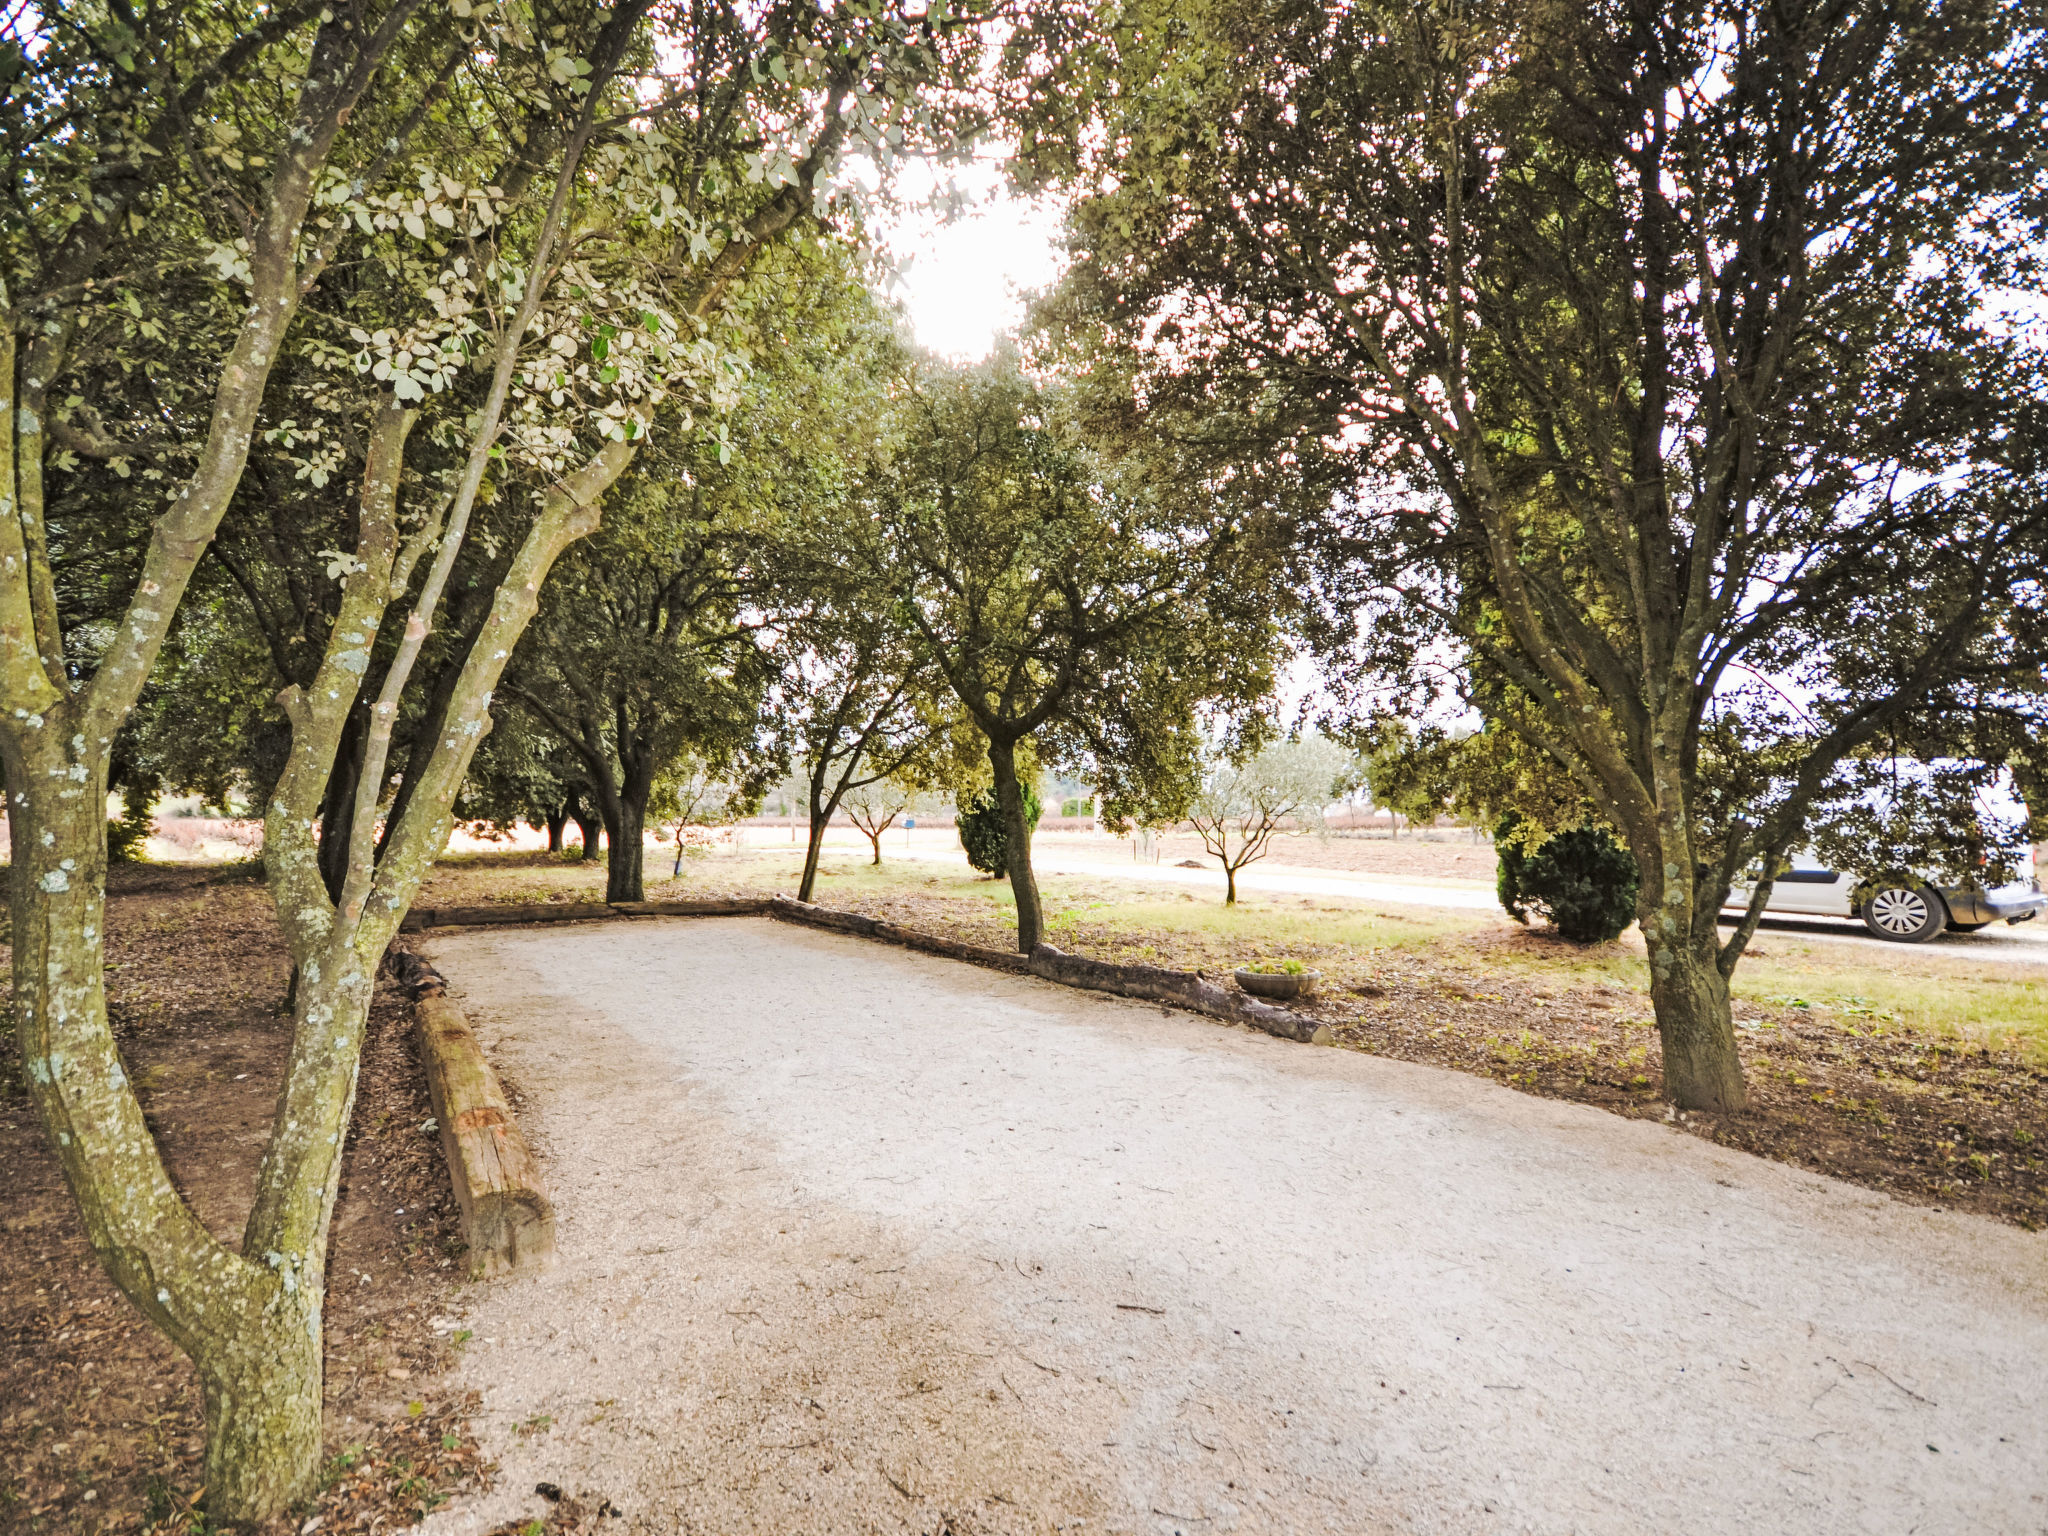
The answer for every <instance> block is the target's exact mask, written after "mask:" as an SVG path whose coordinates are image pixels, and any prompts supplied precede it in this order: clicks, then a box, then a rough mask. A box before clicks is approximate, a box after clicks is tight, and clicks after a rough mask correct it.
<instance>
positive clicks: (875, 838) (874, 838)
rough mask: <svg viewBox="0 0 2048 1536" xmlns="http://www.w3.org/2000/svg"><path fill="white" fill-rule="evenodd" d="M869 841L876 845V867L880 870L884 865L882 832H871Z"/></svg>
mask: <svg viewBox="0 0 2048 1536" xmlns="http://www.w3.org/2000/svg"><path fill="white" fill-rule="evenodd" d="M868 841H869V842H871V843H873V844H874V845H875V867H876V868H878V869H879V868H880V867H881V863H882V834H881V833H880V832H870V833H869V834H868Z"/></svg>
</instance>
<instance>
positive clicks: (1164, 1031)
mask: <svg viewBox="0 0 2048 1536" xmlns="http://www.w3.org/2000/svg"><path fill="white" fill-rule="evenodd" d="M428 947H429V949H430V952H431V953H432V955H433V957H434V959H435V961H436V963H437V964H439V966H440V967H441V968H442V969H443V970H444V971H445V972H446V973H447V974H448V976H449V977H450V978H451V981H452V983H453V985H454V988H455V990H456V992H457V994H458V996H459V997H460V999H461V1000H462V1002H463V1003H464V1005H465V1007H467V1008H468V1009H469V1011H470V1015H471V1018H472V1020H473V1021H474V1022H475V1024H476V1026H477V1028H478V1030H479V1032H480V1034H481V1035H482V1037H483V1038H484V1040H485V1042H486V1044H487V1047H488V1048H489V1049H490V1050H491V1052H492V1054H493V1056H494V1058H495V1059H496V1060H497V1061H498V1063H499V1065H500V1068H501V1070H502V1071H503V1072H504V1074H505V1076H506V1077H507V1078H508V1080H509V1081H510V1082H511V1083H512V1084H513V1085H514V1088H515V1091H516V1092H517V1093H518V1094H519V1095H521V1097H522V1099H523V1108H522V1110H521V1115H522V1120H523V1123H524V1124H525V1126H526V1128H527V1130H528V1133H529V1135H530V1136H531V1137H532V1138H533V1139H534V1141H535V1143H536V1145H537V1146H538V1148H539V1150H540V1152H541V1154H542V1156H543V1158H544V1160H545V1162H546V1163H547V1165H548V1167H549V1169H550V1177H551V1178H552V1180H553V1185H554V1194H555V1197H556V1200H557V1203H558V1207H559V1226H560V1231H559V1240H560V1248H561V1252H560V1257H559V1260H558V1261H557V1263H556V1265H555V1266H554V1268H552V1269H551V1270H549V1271H547V1272H545V1273H543V1274H541V1275H539V1276H536V1277H531V1278H526V1279H520V1280H515V1281H511V1282H501V1283H496V1284H491V1285H480V1286H477V1287H474V1288H473V1289H472V1290H471V1291H469V1292H468V1293H467V1295H468V1296H469V1298H470V1299H469V1301H468V1303H467V1305H466V1308H465V1315H464V1316H463V1317H461V1318H459V1319H457V1318H450V1319H446V1320H444V1326H453V1325H455V1324H456V1323H457V1322H459V1323H460V1326H462V1327H466V1328H468V1329H471V1330H472V1331H473V1333H474V1334H475V1335H476V1337H475V1338H474V1339H473V1340H472V1341H471V1342H470V1343H469V1344H468V1345H467V1347H466V1349H465V1351H464V1359H463V1363H462V1365H461V1366H460V1367H459V1374H460V1378H461V1383H462V1384H463V1385H467V1386H473V1387H476V1388H478V1389H479V1390H480V1391H481V1392H482V1393H483V1398H484V1416H483V1420H482V1423H481V1429H482V1432H483V1434H484V1437H485V1441H486V1446H487V1449H489V1450H490V1451H491V1453H492V1454H494V1455H495V1456H497V1457H498V1459H499V1460H500V1462H501V1463H502V1466H503V1471H502V1473H501V1476H500V1481H499V1486H498V1489H497V1491H496V1492H494V1493H492V1494H490V1495H486V1496H484V1497H483V1498H481V1499H478V1500H475V1501H472V1502H470V1503H467V1504H464V1505H461V1506H458V1507H456V1508H453V1509H450V1510H447V1511H443V1512H442V1513H440V1514H438V1515H436V1516H435V1517H434V1518H433V1519H432V1520H431V1521H430V1522H429V1524H428V1530H429V1532H430V1536H455V1533H470V1532H478V1531H484V1530H488V1529H490V1528H491V1527H492V1526H494V1525H496V1524H497V1523H499V1522H501V1521H504V1520H508V1519H512V1518H515V1517H516V1518H526V1517H529V1516H532V1515H537V1514H539V1513H541V1512H542V1510H543V1509H544V1508H545V1505H543V1504H542V1502H541V1500H540V1499H539V1498H538V1497H537V1496H536V1495H535V1494H534V1493H533V1491H532V1490H533V1489H534V1486H535V1484H536V1483H537V1482H541V1481H546V1482H550V1483H553V1484H557V1485H559V1486H561V1487H562V1488H563V1489H565V1490H567V1491H568V1492H569V1493H570V1494H571V1495H572V1496H580V1497H583V1498H584V1499H585V1501H586V1506H587V1507H594V1505H595V1503H596V1502H597V1501H599V1500H602V1499H606V1498H608V1499H610V1500H611V1501H612V1502H613V1504H614V1505H615V1506H616V1507H617V1508H619V1509H620V1510H622V1511H623V1512H624V1515H625V1519H624V1521H622V1522H618V1523H616V1524H614V1523H611V1522H607V1528H610V1529H620V1530H627V1531H646V1532H664V1533H666V1532H692V1533H695V1532H703V1533H713V1532H716V1533H722V1536H748V1533H762V1536H785V1533H797V1532H819V1533H826V1532H833V1533H838V1532H855V1531H899V1530H900V1531H928V1532H934V1533H936V1532H940V1531H950V1532H952V1533H955V1536H968V1533H977V1532H985V1531H986V1532H1011V1531H1016V1532H1024V1531H1047V1530H1054V1531H1061V1530H1088V1531H1131V1532H1146V1533H1161V1536H1164V1533H1170V1532H1183V1533H1186V1536H1197V1533H1211V1532H1224V1531H1243V1532H1252V1531H1257V1532H1268V1531H1270V1532H1288V1533H1310V1532H1332V1533H1335V1532H1343V1533H1358V1532H1376V1531H1402V1532H1415V1531H1440V1532H1456V1533H1461V1536H1462V1533H1491V1532H1521V1531H1534V1532H1584V1533H1594V1532H1616V1533H1622V1532H1627V1533H1631V1536H1634V1533H1642V1532H1658V1533H1663V1536H1670V1533H1690V1532H1699V1533H1721V1532H1726V1533H1737V1532H1740V1533H1745V1536H1751V1533H1757V1532H1771V1533H1796V1532H1816V1533H1818V1532H1827V1533H1841V1532H1909V1531H1912V1532H1930V1533H1932V1532H1957V1533H1962V1532H1972V1533H1979V1532H2002V1533H2023V1532H2044V1531H2048V1419H2044V1416H2043V1414H2042V1412H2041V1401H2042V1397H2043V1393H2044V1389H2048V1239H2044V1238H2043V1237H2041V1236H2039V1235H2030V1234H2027V1233H2023V1232H2020V1231H2017V1230H2014V1229H2011V1228H2006V1227H2001V1226H1997V1225H1994V1224H1992V1223H1990V1222H1987V1221H1984V1220H1981V1219H1978V1218H1974V1217H1968V1216H1959V1215H1954V1214H1949V1213H1943V1212H1936V1211H1930V1210H1924V1209H1920V1208H1916V1207H1911V1206H1905V1205H1900V1204H1896V1203H1894V1202H1892V1201H1889V1200H1887V1199H1884V1198H1882V1197H1880V1196H1877V1195H1873V1194H1871V1193H1869V1192H1868V1191H1864V1190H1860V1189H1857V1188H1853V1187H1851V1186H1847V1185H1841V1184H1835V1183H1832V1182H1830V1181H1828V1180H1825V1179H1822V1178H1819V1177H1816V1176H1813V1175H1809V1174H1805V1173H1800V1172H1797V1171H1794V1170H1792V1169H1788V1168H1784V1167H1781V1166H1778V1165H1775V1164H1771V1163H1766V1162H1761V1161H1758V1160H1756V1159H1753V1158H1749V1157H1746V1156H1743V1155H1741V1154H1739V1153H1735V1152H1731V1151H1727V1150H1724V1149H1722V1148H1719V1147H1716V1146H1713V1145H1711V1144H1710V1143H1707V1142H1704V1141H1700V1140H1698V1139H1696V1138H1693V1137H1690V1136H1687V1135H1684V1134H1682V1133H1680V1132H1678V1131H1676V1130H1674V1129H1671V1128H1668V1127H1665V1126H1660V1125H1656V1124H1650V1123H1644V1122H1638V1121H1630V1120H1623V1119H1619V1118H1616V1117H1613V1116H1609V1115H1605V1114H1602V1113H1601V1112H1599V1111H1597V1110H1593V1109H1588V1108H1583V1107H1579V1106H1574V1105H1568V1104H1559V1103H1553V1102H1550V1101H1546V1100H1543V1099H1537V1098H1531V1097H1527V1096H1524V1095H1521V1094H1517V1093H1513V1092H1511V1091H1509V1090H1506V1089H1503V1088H1501V1087H1498V1086H1496V1085H1494V1084H1492V1083H1488V1082H1484V1081H1481V1080H1479V1079H1476V1078H1471V1077H1465V1076H1461V1075H1458V1074H1455V1073H1451V1072H1446V1071H1440V1070H1436V1069H1433V1068H1428V1067H1420V1066H1413V1065H1409V1064H1405V1063H1400V1062H1391V1061H1383V1060H1379V1059H1376V1058H1373V1057H1368V1056H1363V1055H1358V1054H1354V1053H1350V1052H1344V1051H1336V1050H1323V1049H1316V1048H1312V1047H1306V1046H1300V1045H1293V1044H1288V1043H1284V1042H1280V1041H1275V1040H1271V1039H1268V1038H1266V1037H1264V1036H1259V1035H1254V1034H1251V1033H1248V1032H1245V1031H1241V1030H1237V1029H1232V1028H1228V1027H1225V1026H1222V1025H1219V1024H1216V1023H1214V1022H1212V1021H1208V1020H1204V1019H1199V1018H1194V1017H1190V1016H1188V1015H1185V1014H1168V1013H1165V1012H1164V1011H1163V1010H1161V1009H1159V1008H1157V1007H1154V1006H1149V1005H1137V1004H1130V1003H1123V1002H1118V1001H1112V1000H1105V999H1098V998H1094V997H1091V996H1088V995H1086V994H1079V993H1074V992H1070V991H1065V990H1062V989H1059V988H1055V987H1052V986H1050V985H1047V984H1044V983H1040V982H1036V981H1031V980H1026V979H1020V978H1011V977H1006V976H1001V975H997V974H994V973H990V972H985V971H981V970H978V969H975V968H972V967H968V966H962V965H958V964H955V963H951V962H947V961H942V960H937V959H932V958H929V957H924V956H918V955H913V954H908V953H905V952H901V951H897V950H892V949H888V948H885V947H882V946H879V945H874V944H869V943H865V942H862V941H859V940H854V939H847V938H842V937H839V936H835V935H827V934H819V933H814V932H810V931H806V930H801V929H795V928H790V927H787V926H783V925H778V924H774V923H771V922H768V921H766V920H756V919H732V920H698V921H694V922H692V921H687V920H686V921H665V920H643V921H638V922H634V923H630V924H628V923H607V924H598V925H590V926H584V927H575V928H558V929H545V930H532V931H497V932H489V933H475V934H466V935H461V936H455V937H449V938H438V937H437V938H435V939H434V940H433V941H432V943H431V944H430V945H429V946H428Z"/></svg>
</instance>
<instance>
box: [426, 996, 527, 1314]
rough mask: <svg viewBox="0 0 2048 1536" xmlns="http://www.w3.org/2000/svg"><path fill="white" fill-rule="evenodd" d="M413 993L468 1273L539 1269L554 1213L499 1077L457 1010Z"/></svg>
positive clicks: (445, 1000)
mask: <svg viewBox="0 0 2048 1536" xmlns="http://www.w3.org/2000/svg"><path fill="white" fill-rule="evenodd" d="M394 968H396V967H394ZM426 969H427V970H428V971H429V973H431V974H433V980H434V981H435V982H438V981H439V980H440V978H439V976H438V974H437V973H432V968H431V967H427V968H426ZM401 974H403V973H401ZM418 992H419V995H418V998H417V1001H416V1002H415V1004H414V1007H415V1009H416V1011H417V1017H418V1024H419V1040H420V1059H421V1060H422V1061H423V1062H424V1063H425V1064H426V1069H427V1092H428V1094H429V1096H430V1097H431V1098H432V1100H433V1105H434V1118H435V1120H436V1121H438V1122H439V1124H440V1132H441V1151H442V1154H443V1155H444V1156H445V1157H446V1158H447V1160H448V1174H449V1178H450V1180H451V1181H452V1182H453V1184H454V1186H455V1203H456V1204H457V1205H459V1206H460V1207H461V1208H462V1230H463V1236H464V1237H465V1239H466V1240H467V1241H468V1243H469V1267H470V1272H471V1273H472V1274H475V1275H503V1274H510V1273H511V1272H512V1271H514V1270H520V1269H530V1268H532V1267H534V1266H535V1265H538V1264H542V1263H545V1262H546V1261H547V1260H548V1259H549V1258H550V1257H552V1255H553V1254H554V1251H555V1208H554V1205H553V1203H552V1202H551V1201H549V1199H548V1197H547V1191H546V1189H545V1187H544V1186H543V1184H542V1182H541V1175H540V1164H539V1162H538V1161H537V1160H536V1159H535V1157H534V1155H533V1151H532V1149H531V1148H529V1147H528V1146H527V1144H526V1138H525V1137H524V1136H523V1135H521V1134H520V1130H519V1122H518V1121H517V1120H515V1119H513V1117H512V1106H511V1104H510V1102H509V1101H508V1100H507V1099H506V1097H505V1090H504V1088H503V1086H502V1085H500V1083H499V1082H498V1074H497V1073H496V1072H494V1071H492V1070H491V1064H490V1063H489V1062H488V1061H486V1060H485V1059H484V1053H483V1048H482V1047H481V1046H480V1045H479V1044H478V1043H477V1038H476V1034H475V1032H474V1031H472V1030H471V1029H470V1027H469V1020H468V1019H467V1018H465V1017H464V1016H463V1013H462V1010H461V1009H460V1008H458V1007H456V1006H455V1004H454V1003H453V1002H451V1001H449V999H448V998H447V997H446V996H445V995H444V994H443V993H442V992H441V991H440V989H439V987H437V986H428V987H425V988H419V989H418Z"/></svg>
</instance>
